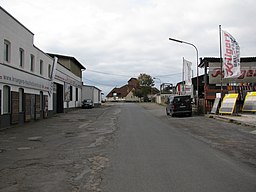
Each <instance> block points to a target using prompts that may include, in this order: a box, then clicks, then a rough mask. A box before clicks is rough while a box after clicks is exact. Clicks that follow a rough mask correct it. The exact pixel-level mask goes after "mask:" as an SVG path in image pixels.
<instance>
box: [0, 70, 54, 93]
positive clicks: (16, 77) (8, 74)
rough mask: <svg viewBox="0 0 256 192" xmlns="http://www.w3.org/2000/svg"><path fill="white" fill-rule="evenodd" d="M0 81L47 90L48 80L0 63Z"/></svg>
mask: <svg viewBox="0 0 256 192" xmlns="http://www.w3.org/2000/svg"><path fill="white" fill-rule="evenodd" d="M0 82H1V83H6V84H10V85H16V86H21V87H27V88H32V89H38V90H42V91H49V87H50V81H49V80H48V79H44V78H41V77H39V76H36V75H32V74H30V73H25V72H23V71H19V70H17V69H14V68H11V67H9V66H5V65H1V70H0Z"/></svg>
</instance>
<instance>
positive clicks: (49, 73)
mask: <svg viewBox="0 0 256 192" xmlns="http://www.w3.org/2000/svg"><path fill="white" fill-rule="evenodd" d="M51 69H52V67H51V65H50V64H49V65H48V77H49V78H51V73H52V70H51Z"/></svg>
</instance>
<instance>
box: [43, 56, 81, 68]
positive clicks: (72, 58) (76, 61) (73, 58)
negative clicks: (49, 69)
mask: <svg viewBox="0 0 256 192" xmlns="http://www.w3.org/2000/svg"><path fill="white" fill-rule="evenodd" d="M47 54H48V55H50V56H51V57H54V56H56V57H59V58H66V59H71V60H73V61H74V62H75V63H77V64H78V65H80V67H81V69H86V68H85V67H84V66H83V65H82V64H81V63H80V62H79V61H78V60H77V59H76V58H75V57H72V56H67V55H60V54H55V53H47Z"/></svg>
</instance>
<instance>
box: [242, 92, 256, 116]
mask: <svg viewBox="0 0 256 192" xmlns="http://www.w3.org/2000/svg"><path fill="white" fill-rule="evenodd" d="M243 111H251V112H256V92H248V93H247V94H246V97H245V100H244V105H243Z"/></svg>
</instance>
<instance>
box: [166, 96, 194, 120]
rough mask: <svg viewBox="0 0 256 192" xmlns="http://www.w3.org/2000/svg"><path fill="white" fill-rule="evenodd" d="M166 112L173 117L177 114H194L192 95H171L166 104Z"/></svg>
mask: <svg viewBox="0 0 256 192" xmlns="http://www.w3.org/2000/svg"><path fill="white" fill-rule="evenodd" d="M166 114H167V115H171V116H172V117H174V116H176V115H187V116H189V117H190V116H192V104H191V97H190V95H182V96H181V95H177V96H169V97H168V100H167V106H166Z"/></svg>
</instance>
